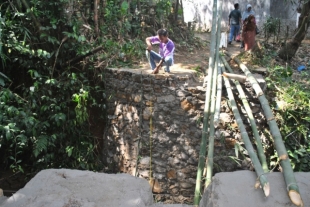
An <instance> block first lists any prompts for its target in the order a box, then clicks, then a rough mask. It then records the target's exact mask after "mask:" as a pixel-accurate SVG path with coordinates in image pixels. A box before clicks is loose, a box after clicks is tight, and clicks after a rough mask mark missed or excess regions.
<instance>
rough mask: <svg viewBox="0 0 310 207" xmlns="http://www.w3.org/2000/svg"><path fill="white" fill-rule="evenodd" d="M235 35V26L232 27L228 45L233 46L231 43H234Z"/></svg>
mask: <svg viewBox="0 0 310 207" xmlns="http://www.w3.org/2000/svg"><path fill="white" fill-rule="evenodd" d="M234 34H235V25H230V32H229V38H228V39H229V40H228V44H231V41H232V39H233V36H234Z"/></svg>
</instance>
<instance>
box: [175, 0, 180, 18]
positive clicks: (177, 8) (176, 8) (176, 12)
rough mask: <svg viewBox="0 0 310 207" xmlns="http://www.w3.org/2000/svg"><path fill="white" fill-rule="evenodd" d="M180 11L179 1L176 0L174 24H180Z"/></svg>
mask: <svg viewBox="0 0 310 207" xmlns="http://www.w3.org/2000/svg"><path fill="white" fill-rule="evenodd" d="M178 11H179V0H176V2H175V9H174V22H175V23H177V22H178V13H179V12H178Z"/></svg>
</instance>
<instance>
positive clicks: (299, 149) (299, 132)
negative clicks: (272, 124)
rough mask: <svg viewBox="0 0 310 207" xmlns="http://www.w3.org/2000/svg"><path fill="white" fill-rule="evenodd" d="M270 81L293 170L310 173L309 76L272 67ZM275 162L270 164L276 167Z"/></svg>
mask: <svg viewBox="0 0 310 207" xmlns="http://www.w3.org/2000/svg"><path fill="white" fill-rule="evenodd" d="M268 82H269V88H270V89H273V90H274V91H275V92H276V94H275V95H276V99H274V102H273V104H274V109H275V115H276V119H277V121H278V124H279V126H280V130H281V133H282V137H283V139H284V143H285V146H286V149H287V150H288V154H289V156H290V159H291V164H292V167H293V168H294V170H295V171H310V133H309V127H310V102H309V100H310V93H309V84H310V83H309V74H308V73H296V72H295V73H293V70H292V69H291V68H290V67H282V66H275V67H272V68H270V76H269V78H268ZM275 161H276V160H275V159H274V160H273V162H271V164H272V165H275V164H276V162H275Z"/></svg>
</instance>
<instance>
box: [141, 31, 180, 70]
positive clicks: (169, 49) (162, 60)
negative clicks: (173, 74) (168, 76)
mask: <svg viewBox="0 0 310 207" xmlns="http://www.w3.org/2000/svg"><path fill="white" fill-rule="evenodd" d="M145 42H146V44H147V49H146V57H147V59H148V61H149V63H150V66H151V69H152V70H153V72H152V73H153V74H156V73H158V71H159V69H160V67H161V66H162V65H165V72H167V73H170V66H172V65H173V52H174V49H175V47H174V43H173V42H172V40H171V39H169V38H168V31H167V30H166V29H160V30H158V31H157V36H152V37H147V38H146V39H145ZM152 44H159V54H158V53H156V52H154V51H153V50H152ZM155 62H158V65H157V66H156V63H155Z"/></svg>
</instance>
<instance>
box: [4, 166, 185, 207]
mask: <svg viewBox="0 0 310 207" xmlns="http://www.w3.org/2000/svg"><path fill="white" fill-rule="evenodd" d="M0 204H1V207H103V206H104V207H190V206H188V205H183V204H168V205H166V204H160V203H155V204H154V201H153V194H152V191H151V188H150V185H149V183H148V182H147V181H146V180H145V179H142V178H137V177H133V176H131V175H128V174H104V173H95V172H90V171H80V170H68V169H49V170H42V171H41V172H39V173H38V174H37V175H36V176H35V177H34V178H33V179H32V180H31V181H29V182H28V183H27V184H26V186H25V187H24V188H23V189H21V190H19V191H18V192H16V193H15V194H14V195H13V196H11V197H10V198H7V199H6V197H4V196H2V197H0Z"/></svg>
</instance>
